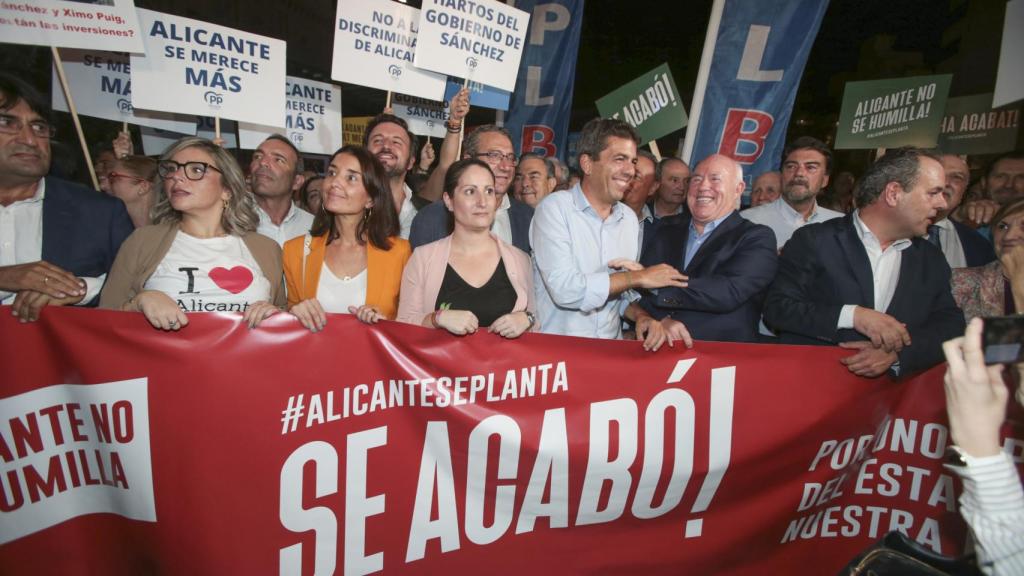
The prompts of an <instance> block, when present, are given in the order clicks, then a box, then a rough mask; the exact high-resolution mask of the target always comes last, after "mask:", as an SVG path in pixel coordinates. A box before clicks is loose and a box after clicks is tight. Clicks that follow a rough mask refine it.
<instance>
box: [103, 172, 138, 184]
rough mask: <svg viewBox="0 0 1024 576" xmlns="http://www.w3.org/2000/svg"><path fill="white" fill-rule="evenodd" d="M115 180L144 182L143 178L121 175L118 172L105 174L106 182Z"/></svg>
mask: <svg viewBox="0 0 1024 576" xmlns="http://www.w3.org/2000/svg"><path fill="white" fill-rule="evenodd" d="M115 178H128V179H129V180H135V181H136V182H145V181H146V179H145V178H139V177H138V176H132V175H131V174H122V173H120V172H111V173H109V174H107V180H114V179H115Z"/></svg>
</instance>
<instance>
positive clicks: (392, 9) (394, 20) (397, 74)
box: [331, 0, 445, 100]
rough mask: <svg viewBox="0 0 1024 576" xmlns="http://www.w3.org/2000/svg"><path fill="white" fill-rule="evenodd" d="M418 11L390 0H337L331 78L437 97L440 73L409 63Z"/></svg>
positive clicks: (440, 87) (441, 91)
mask: <svg viewBox="0 0 1024 576" xmlns="http://www.w3.org/2000/svg"><path fill="white" fill-rule="evenodd" d="M419 17H420V11H419V10H417V9H415V8H412V7H410V6H406V5H404V4H399V3H397V2H391V1H389V0H339V2H338V12H337V18H335V23H336V27H335V29H334V58H333V63H332V65H331V78H333V79H335V80H341V81H342V82H350V83H352V84H359V85H360V86H369V87H371V88H378V89H380V90H389V91H391V92H399V93H402V94H410V95H412V96H419V97H421V98H427V99H430V100H440V99H441V96H442V94H444V81H445V77H444V75H442V74H436V73H434V72H429V71H427V70H423V69H421V68H418V67H416V66H413V54H414V53H415V51H416V47H417V43H418V40H417V37H416V36H417V28H418V26H419Z"/></svg>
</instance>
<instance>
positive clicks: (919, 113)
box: [835, 74, 953, 149]
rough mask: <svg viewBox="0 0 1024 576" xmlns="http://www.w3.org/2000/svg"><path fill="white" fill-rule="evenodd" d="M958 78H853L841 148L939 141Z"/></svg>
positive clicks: (838, 131) (842, 117) (840, 131)
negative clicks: (944, 114)
mask: <svg viewBox="0 0 1024 576" xmlns="http://www.w3.org/2000/svg"><path fill="white" fill-rule="evenodd" d="M952 79H953V76H952V75H951V74H942V75H938V76H915V77H912V78H894V79H890V80H868V81H864V82H847V83H846V89H845V90H844V91H843V106H842V109H841V110H840V112H839V125H838V126H837V127H836V145H835V147H836V149H858V148H859V149H874V148H896V147H899V146H919V147H921V148H931V147H934V146H935V143H936V142H937V141H938V139H939V129H940V128H941V125H942V114H943V112H944V111H945V109H946V96H947V95H948V94H949V85H950V82H951V81H952Z"/></svg>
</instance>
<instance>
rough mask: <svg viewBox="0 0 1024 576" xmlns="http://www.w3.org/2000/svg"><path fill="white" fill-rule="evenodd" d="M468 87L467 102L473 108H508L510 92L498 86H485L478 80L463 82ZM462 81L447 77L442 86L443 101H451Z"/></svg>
mask: <svg viewBox="0 0 1024 576" xmlns="http://www.w3.org/2000/svg"><path fill="white" fill-rule="evenodd" d="M465 85H466V88H468V89H469V104H470V106H472V107H473V108H491V109H494V110H508V103H509V100H510V99H511V96H512V93H511V92H508V91H507V90H501V89H500V88H494V87H492V86H485V85H483V84H481V83H479V82H468V83H465ZM462 86H463V81H462V80H460V79H458V78H449V79H448V83H447V84H445V86H444V101H445V102H451V101H452V98H454V97H455V95H456V94H458V93H459V90H462Z"/></svg>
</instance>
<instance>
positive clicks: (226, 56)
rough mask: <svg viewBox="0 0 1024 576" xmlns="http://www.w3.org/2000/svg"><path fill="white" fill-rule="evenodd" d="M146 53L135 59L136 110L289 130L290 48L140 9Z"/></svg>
mask: <svg viewBox="0 0 1024 576" xmlns="http://www.w3.org/2000/svg"><path fill="white" fill-rule="evenodd" d="M138 13H139V23H140V24H141V26H142V30H143V40H144V42H145V44H146V56H137V55H134V54H133V55H132V86H133V87H134V89H133V90H132V104H133V105H134V106H135V107H136V108H147V109H150V110H162V111H166V112H178V113H182V114H195V115H197V116H218V117H220V118H231V119H234V120H244V121H247V122H255V123H257V124H262V125H266V126H277V127H281V128H283V127H284V123H285V120H284V119H285V110H284V100H285V99H284V90H283V87H284V77H285V73H284V72H285V43H284V42H283V41H281V40H275V39H273V38H268V37H266V36H258V35H256V34H250V33H248V32H242V31H241V30H235V29H232V28H225V27H224V26H217V25H216V24H210V23H208V22H200V21H199V20H192V19H190V18H182V17H180V16H171V15H170V14H162V13H160V12H153V11H151V10H142V9H140V10H139V11H138Z"/></svg>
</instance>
